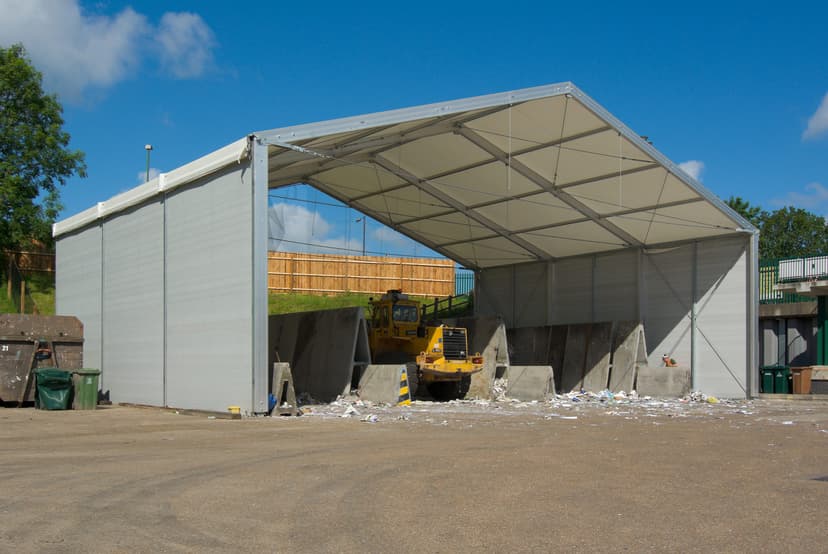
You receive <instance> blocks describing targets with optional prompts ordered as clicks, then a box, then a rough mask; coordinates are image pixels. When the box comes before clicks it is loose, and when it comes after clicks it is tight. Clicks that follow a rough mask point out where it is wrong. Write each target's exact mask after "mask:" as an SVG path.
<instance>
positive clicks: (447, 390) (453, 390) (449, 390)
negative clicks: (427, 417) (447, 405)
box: [428, 381, 460, 402]
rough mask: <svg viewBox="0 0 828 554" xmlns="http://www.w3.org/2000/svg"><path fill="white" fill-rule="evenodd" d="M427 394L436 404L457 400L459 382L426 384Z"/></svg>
mask: <svg viewBox="0 0 828 554" xmlns="http://www.w3.org/2000/svg"><path fill="white" fill-rule="evenodd" d="M428 392H429V394H431V397H432V398H434V400H436V401H438V402H447V401H449V400H457V398H459V396H460V381H437V382H435V383H429V384H428Z"/></svg>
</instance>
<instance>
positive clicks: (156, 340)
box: [54, 83, 758, 412]
mask: <svg viewBox="0 0 828 554" xmlns="http://www.w3.org/2000/svg"><path fill="white" fill-rule="evenodd" d="M295 183H307V184H310V185H312V186H314V187H316V188H318V189H320V190H322V191H323V192H325V193H327V194H329V195H331V196H333V197H335V198H337V199H339V200H341V201H342V202H344V203H345V204H347V205H349V206H351V207H353V208H355V209H357V210H359V211H361V212H363V213H365V214H367V215H369V216H370V217H372V218H374V219H376V220H377V221H380V222H382V223H384V224H386V225H388V226H389V227H391V228H393V229H395V230H397V231H399V232H401V233H403V234H405V235H407V236H408V237H410V238H412V239H414V240H416V241H418V242H420V243H422V244H424V245H426V246H428V247H429V248H431V249H433V250H435V251H437V252H440V253H442V254H444V255H445V256H447V257H449V258H451V259H454V260H455V261H457V262H458V263H460V264H463V265H464V266H466V267H469V268H473V269H474V270H476V272H477V281H476V291H475V292H476V298H477V302H476V310H477V312H478V315H490V314H497V315H500V316H501V317H503V318H504V320H505V322H506V324H507V326H510V327H526V326H535V325H553V324H563V323H581V322H597V321H611V320H622V319H623V320H639V321H643V322H644V326H645V330H646V336H647V344H648V349H649V351H648V354H650V355H651V358H652V360H653V362H652V363H656V360H660V358H661V354H662V353H663V352H670V353H671V355H672V356H673V357H675V358H678V359H680V360H683V361H684V362H685V363H687V364H688V365H690V366H691V368H692V375H693V386H694V388H699V389H702V390H705V391H707V392H711V393H713V394H718V395H722V396H742V397H744V396H750V395H752V394H755V392H756V379H755V373H756V359H757V340H756V332H757V331H756V310H757V284H756V274H757V239H758V236H757V232H756V230H755V229H754V228H753V227H752V226H751V225H750V224H749V223H748V222H746V221H745V220H744V219H743V218H741V217H740V216H739V215H738V214H736V213H735V212H733V211H732V210H731V209H730V208H728V207H727V206H726V205H725V204H724V203H723V202H721V200H719V199H718V198H717V197H716V196H715V195H713V194H712V193H711V192H710V191H708V190H707V189H705V187H704V186H702V185H701V184H700V183H698V182H697V181H696V180H694V179H693V178H691V177H690V176H688V175H687V174H686V173H684V172H683V171H682V170H681V169H680V168H679V167H678V166H676V165H675V164H674V163H672V162H671V161H670V160H668V159H667V158H666V157H665V156H663V155H662V154H660V153H659V152H658V151H657V150H656V149H655V148H653V146H652V145H650V144H649V143H648V142H647V141H646V139H644V138H642V137H639V136H638V135H637V134H635V133H634V132H632V131H631V130H630V129H629V128H627V127H626V126H625V125H624V124H623V123H621V122H620V121H619V120H617V119H616V118H615V117H613V116H612V115H611V114H609V113H608V112H607V111H606V110H605V109H604V108H602V107H601V106H600V105H598V104H597V103H596V102H595V101H594V100H593V99H592V98H590V97H589V96H587V95H586V94H585V93H584V92H582V91H581V90H580V89H578V88H577V87H576V86H574V85H573V84H571V83H561V84H555V85H549V86H542V87H536V88H530V89H524V90H519V91H513V92H506V93H500V94H492V95H488V96H481V97H476V98H468V99H462V100H457V101H451V102H442V103H438V104H431V105H426V106H419V107H413V108H406V109H401V110H394V111H388V112H382V113H376V114H370V115H364V116H358V117H350V118H344V119H338V120H333V121H326V122H321V123H313V124H307V125H299V126H295V127H288V128H282V129H273V130H267V131H260V132H255V133H252V134H250V135H249V136H247V137H245V138H243V139H241V140H239V141H236V142H234V143H232V144H230V145H228V146H226V147H224V148H222V149H220V150H218V151H216V152H214V153H212V154H209V155H207V156H205V157H203V158H201V159H199V160H196V161H194V162H192V163H190V164H188V165H185V166H183V167H181V168H179V169H176V170H174V171H171V172H169V173H166V174H161V175H160V176H159V177H158V178H156V179H154V180H152V181H150V182H148V183H146V184H144V185H141V186H139V187H136V188H135V189H132V190H130V191H127V192H125V193H123V194H120V195H118V196H115V197H114V198H111V199H110V200H107V201H105V202H101V203H99V204H98V205H97V206H95V207H93V208H90V209H89V210H86V211H84V212H81V213H80V214H78V215H76V216H74V217H70V218H68V219H66V220H64V221H61V222H59V223H57V224H56V225H55V227H54V235H55V237H56V239H57V257H58V260H57V309H58V313H60V314H71V315H77V316H78V317H80V319H81V320H82V321H83V323H84V325H85V333H86V343H85V359H86V364H87V365H89V366H99V367H101V368H102V369H103V388H104V389H105V390H109V391H110V392H111V395H112V398H113V400H116V401H122V402H137V403H143V404H151V405H164V406H174V407H181V408H201V409H224V408H225V407H226V406H227V405H228V404H234V405H239V406H242V407H243V408H244V409H245V410H248V411H250V412H262V411H265V407H266V403H267V392H268V390H267V387H268V383H267V373H268V372H267V367H266V366H267V352H266V350H267V267H266V258H267V238H268V229H267V193H268V189H270V188H277V187H281V186H287V185H291V184H295Z"/></svg>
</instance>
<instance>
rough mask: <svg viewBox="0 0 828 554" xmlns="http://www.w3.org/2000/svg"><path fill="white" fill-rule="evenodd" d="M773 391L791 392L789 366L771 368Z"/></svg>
mask: <svg viewBox="0 0 828 554" xmlns="http://www.w3.org/2000/svg"><path fill="white" fill-rule="evenodd" d="M773 392H775V393H776V394H791V368H789V367H787V366H785V367H779V368H776V369H774V370H773Z"/></svg>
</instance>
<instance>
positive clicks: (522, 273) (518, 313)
mask: <svg viewBox="0 0 828 554" xmlns="http://www.w3.org/2000/svg"><path fill="white" fill-rule="evenodd" d="M547 270H548V265H547V264H531V265H522V266H517V267H515V271H514V279H515V287H514V289H515V293H514V294H515V309H514V323H513V327H533V326H535V325H546V306H547V292H548V288H549V287H548V281H547Z"/></svg>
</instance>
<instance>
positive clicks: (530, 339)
mask: <svg viewBox="0 0 828 554" xmlns="http://www.w3.org/2000/svg"><path fill="white" fill-rule="evenodd" d="M508 341H509V360H510V361H511V363H514V364H524V365H537V364H547V363H549V362H548V360H549V326H548V325H542V326H539V327H518V328H514V329H509V330H508Z"/></svg>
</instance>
